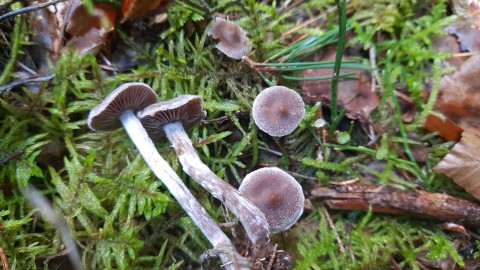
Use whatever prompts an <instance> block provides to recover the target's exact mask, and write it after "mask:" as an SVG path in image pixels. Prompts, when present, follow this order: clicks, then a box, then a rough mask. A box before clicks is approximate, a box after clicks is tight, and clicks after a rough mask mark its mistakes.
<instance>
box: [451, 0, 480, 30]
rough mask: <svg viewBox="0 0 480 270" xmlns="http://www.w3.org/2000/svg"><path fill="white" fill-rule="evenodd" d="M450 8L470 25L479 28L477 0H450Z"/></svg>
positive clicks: (479, 13)
mask: <svg viewBox="0 0 480 270" xmlns="http://www.w3.org/2000/svg"><path fill="white" fill-rule="evenodd" d="M452 9H453V12H455V14H457V15H459V16H461V17H462V18H463V19H464V20H466V21H468V22H469V23H470V25H472V26H473V27H476V28H480V1H479V0H452Z"/></svg>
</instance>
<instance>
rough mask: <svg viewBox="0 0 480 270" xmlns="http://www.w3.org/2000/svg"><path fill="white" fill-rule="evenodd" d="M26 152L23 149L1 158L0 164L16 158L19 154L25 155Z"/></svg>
mask: <svg viewBox="0 0 480 270" xmlns="http://www.w3.org/2000/svg"><path fill="white" fill-rule="evenodd" d="M24 153H25V152H24V151H23V150H20V151H18V152H17V153H14V154H11V155H10V156H8V157H6V158H4V159H0V164H5V163H7V162H9V161H10V160H12V159H14V158H18V157H19V156H21V155H23V154H24Z"/></svg>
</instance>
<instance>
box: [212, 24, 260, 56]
mask: <svg viewBox="0 0 480 270" xmlns="http://www.w3.org/2000/svg"><path fill="white" fill-rule="evenodd" d="M208 35H209V36H212V37H213V38H215V39H218V40H219V41H220V42H219V43H218V44H217V46H215V47H216V48H217V49H219V50H220V51H221V52H223V53H224V54H225V55H227V56H228V57H230V58H233V59H237V60H239V59H242V57H244V56H246V55H247V54H249V53H250V51H251V50H252V47H251V46H248V45H247V43H248V38H247V33H246V32H245V31H243V29H242V28H240V26H239V25H238V24H236V23H234V22H231V21H227V20H225V19H223V18H220V17H216V18H215V22H214V23H213V25H212V27H210V29H209V30H208Z"/></svg>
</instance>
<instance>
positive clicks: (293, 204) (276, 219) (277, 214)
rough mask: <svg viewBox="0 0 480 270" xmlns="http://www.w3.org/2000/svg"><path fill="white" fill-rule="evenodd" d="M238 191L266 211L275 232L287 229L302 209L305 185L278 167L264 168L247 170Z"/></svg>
mask: <svg viewBox="0 0 480 270" xmlns="http://www.w3.org/2000/svg"><path fill="white" fill-rule="evenodd" d="M239 191H240V192H241V193H242V194H243V195H245V197H247V198H248V199H250V201H252V202H253V203H254V204H255V205H256V206H257V207H258V208H260V210H262V211H263V213H265V216H266V217H267V220H268V224H269V225H270V231H271V232H272V233H277V232H281V231H284V230H287V229H288V228H290V227H291V226H292V225H293V224H295V223H296V222H297V220H298V219H299V218H300V216H301V215H302V213H303V205H304V202H305V196H304V195H303V190H302V186H300V184H299V183H298V182H297V181H296V180H295V178H293V177H292V176H290V175H289V174H288V173H286V172H284V171H282V170H280V169H278V168H275V167H270V168H262V169H258V170H256V171H253V172H251V173H249V174H247V175H246V176H245V178H244V179H243V182H242V184H241V185H240V188H239Z"/></svg>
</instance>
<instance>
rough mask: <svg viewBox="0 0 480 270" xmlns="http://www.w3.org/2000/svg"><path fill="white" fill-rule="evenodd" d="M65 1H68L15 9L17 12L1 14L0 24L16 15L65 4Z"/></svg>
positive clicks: (60, 0)
mask: <svg viewBox="0 0 480 270" xmlns="http://www.w3.org/2000/svg"><path fill="white" fill-rule="evenodd" d="M65 1H68V0H57V1H53V2H47V3H42V4H39V5H35V6H29V7H24V8H21V9H17V10H14V11H12V12H9V13H6V14H3V15H2V16H0V22H3V21H4V20H6V19H8V18H11V17H14V16H17V15H20V14H23V13H28V12H32V11H35V10H39V9H42V8H45V7H48V6H51V5H55V4H58V3H61V2H65Z"/></svg>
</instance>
